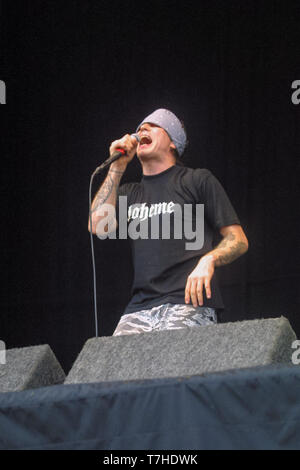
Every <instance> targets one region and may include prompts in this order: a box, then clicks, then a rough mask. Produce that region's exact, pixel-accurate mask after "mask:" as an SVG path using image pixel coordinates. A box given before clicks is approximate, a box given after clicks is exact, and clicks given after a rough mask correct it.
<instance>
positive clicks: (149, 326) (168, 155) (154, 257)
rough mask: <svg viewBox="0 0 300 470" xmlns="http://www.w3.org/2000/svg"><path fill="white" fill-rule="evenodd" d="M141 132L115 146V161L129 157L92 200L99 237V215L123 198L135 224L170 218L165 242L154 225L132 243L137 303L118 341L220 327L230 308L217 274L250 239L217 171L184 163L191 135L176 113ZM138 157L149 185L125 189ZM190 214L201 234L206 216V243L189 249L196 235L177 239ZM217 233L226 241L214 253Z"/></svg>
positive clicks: (154, 118)
mask: <svg viewBox="0 0 300 470" xmlns="http://www.w3.org/2000/svg"><path fill="white" fill-rule="evenodd" d="M136 132H137V134H138V136H139V139H140V141H139V142H138V141H137V139H136V138H135V137H133V136H131V135H128V134H127V135H125V136H124V137H122V138H121V139H120V140H116V141H114V142H112V144H111V146H110V154H111V155H112V154H113V153H114V151H115V150H116V149H117V148H121V149H124V150H125V151H126V156H123V157H121V158H120V159H119V160H117V161H115V162H114V163H112V164H111V166H110V168H109V171H108V174H107V176H106V179H105V180H104V182H103V184H102V185H101V187H100V189H99V191H98V192H97V194H96V196H95V198H94V200H93V203H92V208H91V218H92V232H93V233H97V225H98V224H99V222H101V220H102V221H103V217H104V216H103V212H102V213H101V211H99V209H101V207H102V206H103V204H110V205H112V206H113V207H114V208H116V207H118V204H119V196H127V205H128V212H127V214H126V218H127V223H128V224H130V222H131V221H132V220H133V219H135V224H136V222H138V223H140V225H141V226H142V224H144V223H146V222H149V220H150V219H151V222H154V221H155V220H156V221H157V222H159V221H162V219H163V217H165V216H167V215H168V217H169V219H168V220H169V221H170V225H171V227H170V234H171V236H170V237H164V236H162V233H161V231H160V232H159V235H158V236H157V233H156V235H155V236H153V231H151V227H150V224H148V225H147V227H148V236H147V237H142V236H141V237H136V236H135V237H132V238H131V245H132V252H133V263H134V281H133V288H132V298H131V300H130V302H129V304H128V305H127V307H126V309H125V311H124V313H123V315H122V317H121V319H120V321H119V323H118V325H117V328H116V330H115V331H114V335H122V334H132V333H142V332H149V331H153V330H163V329H177V328H187V327H194V326H200V325H207V324H210V323H216V322H217V320H218V311H220V310H222V309H223V308H224V305H223V302H222V297H221V294H220V291H219V287H218V284H217V280H216V277H215V276H214V272H215V268H216V267H219V266H222V265H225V264H228V263H231V262H232V261H234V260H235V259H237V258H238V257H239V256H241V255H242V254H244V253H245V252H246V251H247V249H248V240H247V238H246V236H245V233H244V231H243V229H242V227H241V225H240V221H239V219H238V217H237V215H236V213H235V210H234V209H233V207H232V205H231V202H230V201H229V199H228V196H227V194H226V193H225V191H224V189H223V187H222V186H221V184H220V183H219V181H218V180H217V179H216V178H215V177H214V176H213V175H212V173H211V172H210V171H209V170H207V169H191V168H186V167H184V166H182V164H180V157H181V156H182V154H183V152H184V150H185V147H186V144H187V137H186V132H185V130H184V127H183V125H182V123H181V121H180V120H179V119H178V118H177V117H176V116H175V114H174V113H172V112H171V111H169V110H167V109H157V110H156V111H154V112H153V113H152V114H150V115H149V116H147V117H146V118H145V119H144V120H143V121H142V122H141V124H140V125H139V126H138V127H137V130H136ZM135 154H137V157H138V159H139V161H140V163H141V165H142V170H143V177H142V180H141V181H140V182H139V183H128V184H124V185H122V186H119V185H120V181H121V178H122V175H123V173H124V172H125V170H126V168H127V165H128V164H129V162H130V161H131V160H132V159H133V157H134V155H135ZM199 207H204V212H202V213H201V212H198V211H197V210H196V209H197V208H199ZM175 208H177V209H178V210H177V212H176V210H175ZM186 208H192V209H193V210H192V212H189V214H190V218H191V221H190V222H192V225H193V227H196V228H197V230H198V231H199V220H196V219H197V215H198V219H199V214H202V215H203V217H201V231H202V232H203V235H204V236H203V242H202V243H201V244H199V243H195V244H194V246H193V245H192V244H191V243H190V245H188V243H189V242H190V236H188V235H189V234H188V235H187V231H186V230H183V231H182V236H180V237H178V234H177V235H176V230H175V228H176V227H175V225H176V217H181V218H182V220H183V225H185V226H186V225H187V217H186V216H185V209H186ZM181 209H182V210H181ZM117 213H118V211H116V214H117ZM176 214H177V215H176ZM178 214H180V215H179V216H178ZM119 224H120V220H119ZM98 227H99V225H98ZM135 227H136V225H135ZM89 230H91V227H90V224H89ZM216 231H217V232H219V233H220V234H221V238H222V239H221V242H220V243H219V244H218V245H217V246H216V247H213V240H214V236H215V234H216ZM98 233H99V232H98ZM141 233H142V229H141ZM151 235H152V236H151ZM172 235H173V236H172ZM195 237H196V238H197V233H196V234H195ZM188 246H189V249H188Z"/></svg>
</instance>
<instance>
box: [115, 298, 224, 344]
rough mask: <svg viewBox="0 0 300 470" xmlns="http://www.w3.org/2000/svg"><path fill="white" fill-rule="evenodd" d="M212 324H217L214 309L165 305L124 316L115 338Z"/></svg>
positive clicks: (116, 330)
mask: <svg viewBox="0 0 300 470" xmlns="http://www.w3.org/2000/svg"><path fill="white" fill-rule="evenodd" d="M211 323H217V316H216V311H215V309H214V308H210V307H193V306H192V305H181V304H176V305H175V304H164V305H160V306H159V307H153V308H151V309H149V310H140V311H138V312H134V313H128V314H127V315H123V316H122V317H121V320H120V321H119V323H118V325H117V328H116V329H115V331H114V333H113V336H119V335H130V334H133V333H147V332H149V331H153V330H176V329H179V328H188V327H194V326H202V325H209V324H211Z"/></svg>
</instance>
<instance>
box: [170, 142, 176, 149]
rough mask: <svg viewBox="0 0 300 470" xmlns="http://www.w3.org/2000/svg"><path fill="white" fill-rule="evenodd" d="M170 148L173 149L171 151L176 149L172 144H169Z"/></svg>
mask: <svg viewBox="0 0 300 470" xmlns="http://www.w3.org/2000/svg"><path fill="white" fill-rule="evenodd" d="M170 148H171V149H173V150H175V149H176V146H175V144H174V143H173V142H171V143H170Z"/></svg>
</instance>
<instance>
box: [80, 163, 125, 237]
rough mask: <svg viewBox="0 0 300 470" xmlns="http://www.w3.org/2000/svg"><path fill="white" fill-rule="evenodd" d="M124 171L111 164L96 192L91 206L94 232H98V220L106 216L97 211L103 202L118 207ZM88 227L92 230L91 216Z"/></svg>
mask: <svg viewBox="0 0 300 470" xmlns="http://www.w3.org/2000/svg"><path fill="white" fill-rule="evenodd" d="M124 171H125V168H124ZM124 171H123V169H120V168H119V167H118V168H116V167H114V166H113V165H111V166H110V168H109V171H108V173H107V176H106V178H105V180H104V181H103V183H102V185H101V187H100V188H99V190H98V192H97V193H96V195H95V197H94V200H93V202H92V206H91V218H92V232H93V233H96V226H97V224H98V222H99V221H100V220H101V219H102V218H103V217H104V216H99V215H97V211H99V209H100V208H101V207H102V206H103V204H110V205H112V206H113V207H116V201H117V194H118V188H119V185H120V181H121V178H122V175H123V173H124ZM88 229H89V230H90V217H89V222H88Z"/></svg>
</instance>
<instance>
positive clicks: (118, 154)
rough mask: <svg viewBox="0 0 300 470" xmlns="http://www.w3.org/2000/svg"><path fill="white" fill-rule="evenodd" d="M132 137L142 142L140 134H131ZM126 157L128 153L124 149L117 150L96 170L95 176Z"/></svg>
mask: <svg viewBox="0 0 300 470" xmlns="http://www.w3.org/2000/svg"><path fill="white" fill-rule="evenodd" d="M131 136H132V137H135V138H136V140H137V141H138V142H139V141H140V140H141V139H140V137H139V135H138V134H131ZM124 155H126V152H125V150H124V149H116V150H115V151H114V153H113V154H112V155H111V156H110V157H109V158H108V159H107V160H105V161H104V162H103V163H101V165H100V166H98V167H97V168H96V170H95V171H94V173H93V175H96V174H97V173H99V171H101V170H103V169H104V168H106V167H108V166H109V165H110V164H111V163H112V162H115V161H116V160H118V159H119V158H121V157H123V156H124Z"/></svg>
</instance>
